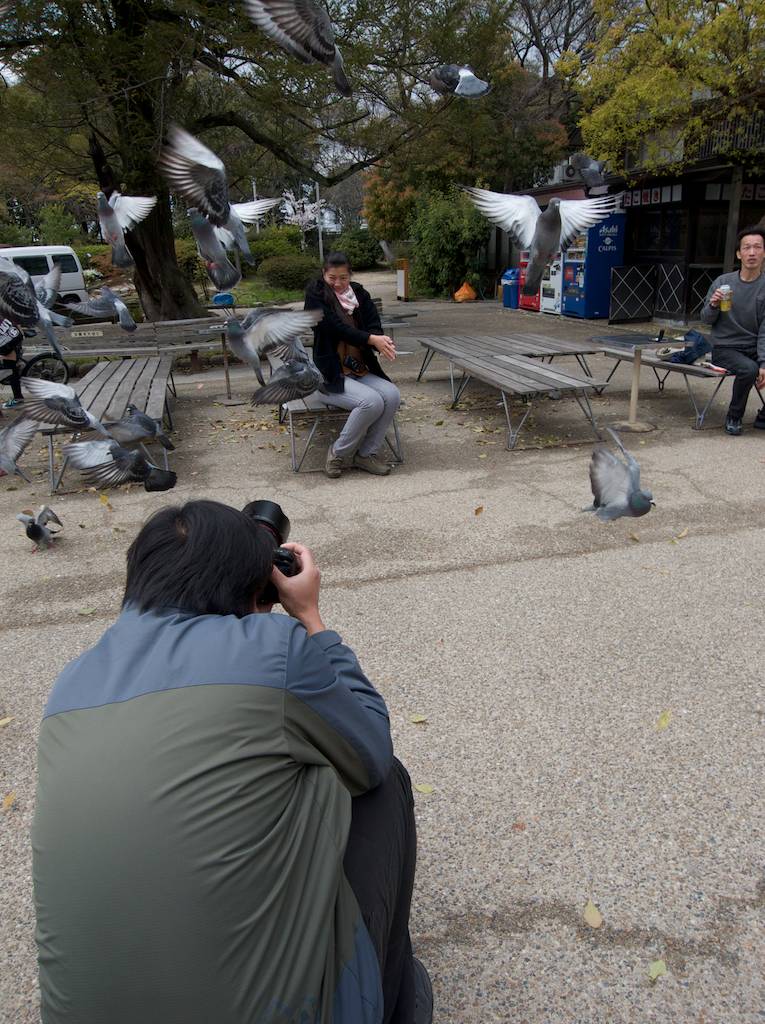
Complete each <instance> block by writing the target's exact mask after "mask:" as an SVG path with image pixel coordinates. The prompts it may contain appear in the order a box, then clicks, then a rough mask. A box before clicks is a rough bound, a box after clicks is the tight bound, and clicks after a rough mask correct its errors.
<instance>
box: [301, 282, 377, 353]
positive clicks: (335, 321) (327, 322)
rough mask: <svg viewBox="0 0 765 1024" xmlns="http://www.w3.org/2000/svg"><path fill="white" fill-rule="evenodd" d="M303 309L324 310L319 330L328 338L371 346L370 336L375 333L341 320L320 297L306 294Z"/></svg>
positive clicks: (359, 345)
mask: <svg viewBox="0 0 765 1024" xmlns="http://www.w3.org/2000/svg"><path fill="white" fill-rule="evenodd" d="M373 305H374V303H373ZM303 308H304V309H321V310H323V311H324V319H323V320H322V321H321V323H320V324H319V326H318V329H319V330H320V331H321V332H322V333H323V334H325V335H326V336H327V337H331V338H333V339H334V340H336V341H347V342H348V343H349V344H350V345H356V346H357V347H359V348H361V347H363V346H364V345H368V344H369V335H370V334H373V333H374V332H373V331H360V330H359V329H358V328H357V327H353V326H352V325H351V324H347V323H346V322H345V320H341V319H340V317H339V316H338V315H337V313H336V312H335V311H334V309H332V307H331V306H330V305H329V304H328V303H327V302H323V301H322V300H321V298H320V297H319V296H318V295H316V294H313V293H312V292H308V293H307V294H306V297H305V303H304V305H303Z"/></svg>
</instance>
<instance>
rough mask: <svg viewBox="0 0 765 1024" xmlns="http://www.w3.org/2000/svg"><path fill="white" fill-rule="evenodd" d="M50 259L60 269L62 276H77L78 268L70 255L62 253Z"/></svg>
mask: <svg viewBox="0 0 765 1024" xmlns="http://www.w3.org/2000/svg"><path fill="white" fill-rule="evenodd" d="M52 258H53V262H54V263H55V264H58V266H60V267H61V273H62V274H79V272H80V268H79V267H78V266H77V260H76V259H75V258H74V256H72V255H71V254H70V253H68V252H64V253H61V255H59V256H54V257H52Z"/></svg>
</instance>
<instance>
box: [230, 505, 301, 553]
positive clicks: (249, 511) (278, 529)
mask: <svg viewBox="0 0 765 1024" xmlns="http://www.w3.org/2000/svg"><path fill="white" fill-rule="evenodd" d="M242 512H244V514H245V515H246V516H250V518H251V519H254V520H256V522H258V523H261V524H262V525H263V526H265V527H266V528H267V529H269V530H270V531H271V533H273V535H274V536H275V537H276V542H277V544H278V545H280V546H281V545H282V544H283V543H284V542H285V541H286V540H287V539H288V538H289V535H290V521H289V519H288V518H287V516H285V514H284V512H282V507H281V505H277V504H276V502H275V501H268V500H265V499H264V500H262V501H251V502H249V503H248V504H247V505H245V506H244V508H243V509H242Z"/></svg>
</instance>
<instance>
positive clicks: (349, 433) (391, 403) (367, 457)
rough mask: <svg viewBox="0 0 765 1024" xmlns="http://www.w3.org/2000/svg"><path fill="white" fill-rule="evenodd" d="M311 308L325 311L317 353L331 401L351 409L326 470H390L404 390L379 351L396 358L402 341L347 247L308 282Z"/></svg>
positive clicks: (336, 472) (315, 347) (317, 334)
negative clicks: (355, 277)
mask: <svg viewBox="0 0 765 1024" xmlns="http://www.w3.org/2000/svg"><path fill="white" fill-rule="evenodd" d="M305 308H306V309H321V310H323V312H324V319H323V320H322V321H321V322H320V323H319V324H317V326H316V327H314V344H313V358H314V362H315V363H316V365H317V366H318V368H319V369H320V370H321V372H322V374H323V375H324V380H325V381H326V383H327V392H328V395H327V404H328V405H333V406H338V407H339V408H341V409H350V410H351V414H350V416H349V417H348V419H347V420H346V422H345V426H344V427H343V429H342V431H341V432H340V436H339V437H338V438H337V440H336V441H335V443H334V444H332V445H330V446H329V451H328V452H327V462H326V467H325V471H326V474H327V476H329V477H332V478H333V479H334V478H336V477H339V476H340V473H341V472H342V470H343V469H347V468H349V467H350V466H355V467H356V468H357V469H363V470H365V471H366V472H367V473H374V474H376V475H377V476H387V474H388V473H390V464H389V463H388V462H387V461H386V459H385V458H384V457H383V456H382V454H381V448H382V446H383V444H384V443H385V435H386V433H387V431H388V428H389V427H390V425H391V423H392V422H393V417H394V416H395V415H396V412H397V410H398V407H399V403H400V401H401V394H400V392H399V390H398V388H397V387H396V385H395V384H393V383H392V381H390V380H389V379H388V377H387V376H386V375H385V373H383V371H382V369H381V367H380V364H379V363H378V361H377V353H378V352H379V353H380V355H382V356H384V357H385V358H386V359H390V360H393V359H395V358H396V346H395V344H394V342H393V339H392V338H389V337H388V335H387V334H383V333H382V325H381V324H380V315H379V313H378V312H377V307H376V306H375V304H374V302H373V301H372V298H371V297H370V295H369V292H368V291H367V290H366V289H365V288H363V287H362V286H361V285H360V284H357V283H355V282H352V281H351V266H350V263H349V262H348V257H347V256H345V255H344V253H341V252H334V253H330V255H329V256H328V257H327V258H326V260H325V261H324V268H323V271H322V274H321V277H319V278H317V280H315V281H312V282H311V283H310V284H309V285H308V287H307V288H306V295H305Z"/></svg>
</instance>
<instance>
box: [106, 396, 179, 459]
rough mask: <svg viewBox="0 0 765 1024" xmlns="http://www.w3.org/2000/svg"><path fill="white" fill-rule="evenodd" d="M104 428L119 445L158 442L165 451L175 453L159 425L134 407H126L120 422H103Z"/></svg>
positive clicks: (173, 446) (172, 445)
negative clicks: (125, 414) (125, 413)
mask: <svg viewBox="0 0 765 1024" xmlns="http://www.w3.org/2000/svg"><path fill="white" fill-rule="evenodd" d="M104 426H105V427H106V429H107V430H108V431H109V435H110V436H111V437H113V438H114V440H115V441H119V443H120V444H140V443H141V442H142V441H159V443H160V444H161V445H162V447H163V448H166V449H167V451H169V452H172V451H175V445H174V444H173V442H172V441H171V440H170V438H169V437H168V436H167V434H165V433H164V431H163V430H162V428H161V426H160V425H159V423H157V421H156V420H153V419H152V418H151V416H147V415H146V413H145V412H141V411H140V410H139V409H136V407H135V406H134V405H129V406H128V407H127V416H123V417H122V419H121V420H105V421H104Z"/></svg>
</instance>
